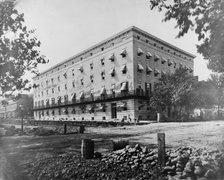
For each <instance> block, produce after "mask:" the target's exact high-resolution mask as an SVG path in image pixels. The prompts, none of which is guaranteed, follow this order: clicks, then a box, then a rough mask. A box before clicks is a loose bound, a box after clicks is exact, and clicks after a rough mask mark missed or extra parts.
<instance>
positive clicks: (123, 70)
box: [121, 65, 127, 74]
mask: <svg viewBox="0 0 224 180" xmlns="http://www.w3.org/2000/svg"><path fill="white" fill-rule="evenodd" d="M121 72H122V74H126V73H127V66H126V65H123V66H122V67H121Z"/></svg>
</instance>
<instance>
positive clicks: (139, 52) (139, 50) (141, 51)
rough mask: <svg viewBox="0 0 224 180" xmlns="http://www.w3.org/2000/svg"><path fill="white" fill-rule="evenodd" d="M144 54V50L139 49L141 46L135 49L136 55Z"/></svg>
mask: <svg viewBox="0 0 224 180" xmlns="http://www.w3.org/2000/svg"><path fill="white" fill-rule="evenodd" d="M143 54H144V51H143V50H142V49H141V48H138V49H137V55H138V56H141V55H143Z"/></svg>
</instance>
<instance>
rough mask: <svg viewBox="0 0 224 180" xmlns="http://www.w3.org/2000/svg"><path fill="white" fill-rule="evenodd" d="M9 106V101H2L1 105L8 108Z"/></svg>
mask: <svg viewBox="0 0 224 180" xmlns="http://www.w3.org/2000/svg"><path fill="white" fill-rule="evenodd" d="M8 104H9V102H8V101H7V100H2V101H1V105H2V106H3V107H6V106H7V105H8Z"/></svg>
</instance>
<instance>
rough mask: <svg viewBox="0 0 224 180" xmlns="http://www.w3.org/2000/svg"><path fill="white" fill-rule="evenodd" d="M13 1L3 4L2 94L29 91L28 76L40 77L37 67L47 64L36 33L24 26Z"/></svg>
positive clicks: (0, 30)
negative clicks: (25, 75)
mask: <svg viewBox="0 0 224 180" xmlns="http://www.w3.org/2000/svg"><path fill="white" fill-rule="evenodd" d="M14 7H15V2H13V1H1V2H0V90H1V91H2V92H3V93H5V92H7V91H14V90H16V89H18V90H21V89H24V88H27V87H26V85H27V84H28V82H29V81H28V80H27V79H24V77H23V76H24V74H25V73H26V72H28V71H29V72H31V73H35V74H37V73H38V70H37V65H38V64H39V63H47V62H48V61H47V60H45V56H43V55H41V54H40V51H39V50H38V48H39V47H40V44H41V43H40V41H38V40H37V38H36V37H35V36H34V30H28V29H27V27H26V26H25V25H24V14H20V13H19V12H18V11H17V10H16V9H15V8H14Z"/></svg>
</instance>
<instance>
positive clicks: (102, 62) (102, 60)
mask: <svg viewBox="0 0 224 180" xmlns="http://www.w3.org/2000/svg"><path fill="white" fill-rule="evenodd" d="M100 61H101V65H102V66H104V58H102V59H101V60H100Z"/></svg>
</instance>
